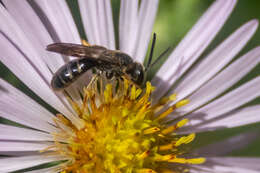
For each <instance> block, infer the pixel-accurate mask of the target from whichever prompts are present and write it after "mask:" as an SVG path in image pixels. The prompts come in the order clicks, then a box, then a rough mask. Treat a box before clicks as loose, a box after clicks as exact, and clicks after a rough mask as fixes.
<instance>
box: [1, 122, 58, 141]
mask: <svg viewBox="0 0 260 173" xmlns="http://www.w3.org/2000/svg"><path fill="white" fill-rule="evenodd" d="M0 131H1V133H0V140H23V141H51V140H53V138H52V136H51V135H50V134H48V133H43V132H40V131H35V130H31V129H25V128H20V127H14V126H8V125H3V124H0Z"/></svg>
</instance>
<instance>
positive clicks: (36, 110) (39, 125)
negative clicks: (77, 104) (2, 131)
mask: <svg viewBox="0 0 260 173" xmlns="http://www.w3.org/2000/svg"><path fill="white" fill-rule="evenodd" d="M0 86H1V89H0V98H1V99H0V100H1V101H0V108H1V109H0V116H1V117H4V118H6V119H9V120H12V121H16V122H18V123H21V124H24V125H27V126H29V127H32V128H35V129H40V130H43V131H47V132H52V131H54V130H55V128H54V127H53V126H52V125H50V124H52V123H53V120H52V118H53V114H51V113H50V112H49V111H47V110H46V109H45V108H43V107H41V106H40V105H39V104H38V103H36V102H35V101H33V100H32V99H30V98H29V97H28V96H26V95H25V94H23V93H22V92H20V91H19V90H17V89H15V88H14V87H12V86H11V85H10V84H8V83H6V82H5V81H3V80H0Z"/></svg>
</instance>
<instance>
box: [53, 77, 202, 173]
mask: <svg viewBox="0 0 260 173" xmlns="http://www.w3.org/2000/svg"><path fill="white" fill-rule="evenodd" d="M99 82H100V81H99ZM99 82H98V81H97V82H94V83H93V84H91V85H89V86H88V87H87V88H85V89H84V96H83V101H82V103H81V104H78V103H76V102H74V101H72V100H70V101H71V104H72V105H73V108H74V110H75V111H76V112H77V114H78V116H79V118H80V119H81V121H82V122H83V124H84V127H83V128H81V129H77V128H76V127H75V126H74V125H73V124H72V123H71V122H70V121H69V120H67V119H66V118H65V117H64V116H63V115H58V116H57V118H56V119H55V122H56V124H57V126H58V127H59V129H60V132H57V133H55V134H53V137H54V140H55V145H54V146H53V148H54V150H55V151H56V152H58V153H59V155H62V156H64V158H68V161H67V162H65V163H64V164H63V166H62V168H61V172H62V173H70V172H72V173H103V172H108V173H153V172H165V173H166V172H167V171H168V172H169V171H170V169H169V167H168V166H169V163H178V164H201V163H203V162H204V161H205V159H204V158H184V157H182V155H183V154H184V151H182V150H181V149H180V148H182V146H184V145H185V144H188V143H190V142H191V141H193V139H194V138H195V134H190V135H187V136H178V135H176V134H175V133H174V131H175V130H176V129H178V128H180V127H182V126H183V125H185V124H186V123H187V122H188V120H187V119H183V120H181V121H179V122H177V123H176V124H174V125H167V123H165V122H166V117H167V116H168V115H169V114H171V113H172V112H173V111H174V110H175V109H177V108H178V107H181V106H183V105H185V104H187V103H188V100H182V101H180V102H178V103H177V104H175V105H174V106H171V107H169V108H167V109H166V108H165V105H166V104H168V103H169V102H171V101H173V100H174V99H175V97H176V95H172V96H170V97H168V98H163V99H161V100H160V101H159V102H158V103H157V104H155V105H151V93H152V91H153V90H154V87H153V86H151V84H150V83H149V82H147V84H146V88H145V89H144V90H142V89H140V88H136V86H135V85H132V84H130V83H129V81H128V80H123V81H120V82H118V83H116V82H113V83H110V84H106V86H105V87H104V88H102V85H100V83H99ZM53 148H52V150H53ZM180 168H181V167H178V168H176V169H175V172H184V171H185V170H184V168H183V169H182V168H181V169H180ZM171 169H172V168H171ZM172 172H174V171H172Z"/></svg>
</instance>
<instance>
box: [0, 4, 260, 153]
mask: <svg viewBox="0 0 260 173" xmlns="http://www.w3.org/2000/svg"><path fill="white" fill-rule="evenodd" d="M212 2H213V0H161V1H160V5H159V10H158V14H157V19H156V21H155V26H154V32H156V33H157V35H158V37H157V43H156V51H155V56H154V57H158V54H159V53H160V52H162V51H163V50H165V49H166V48H167V47H169V46H171V47H173V48H174V47H175V46H176V45H177V44H178V42H179V41H180V40H181V39H182V38H183V37H184V35H185V34H186V33H187V32H188V31H189V29H190V28H191V27H192V26H193V25H194V24H195V22H196V21H197V20H198V19H199V17H200V16H201V15H202V14H203V12H204V11H205V10H206V9H207V8H208V7H209V5H210V4H211V3H212ZM67 3H68V4H69V6H70V8H71V11H72V13H73V16H74V18H75V21H76V23H77V26H78V28H79V33H80V35H81V36H82V37H83V38H84V37H85V35H84V31H83V29H82V23H81V20H80V14H79V12H78V4H77V1H76V0H67ZM112 3H113V13H114V19H115V26H116V27H117V26H118V13H119V8H120V1H119V0H112ZM259 9H260V1H259V0H250V1H249V0H239V2H238V3H237V5H236V7H235V9H234V11H233V13H232V15H231V16H230V18H229V19H228V20H227V22H226V24H225V26H224V27H223V28H222V30H221V32H220V33H219V34H218V35H217V37H216V38H215V40H214V41H213V43H212V44H211V45H210V46H209V47H208V48H207V50H206V52H205V53H204V54H207V53H208V52H210V51H211V50H212V49H213V48H214V47H216V45H218V44H219V43H221V41H223V40H224V39H225V38H226V37H227V36H228V35H229V34H231V33H232V32H233V31H234V30H236V29H237V28H238V27H239V26H241V25H242V24H244V23H245V22H247V21H249V20H251V19H258V20H260V10H259ZM115 30H117V29H115ZM258 45H260V30H259V29H258V31H257V32H256V34H255V35H254V37H253V38H252V40H251V41H250V42H249V43H248V44H247V46H246V47H245V48H244V49H243V50H242V51H241V53H240V55H242V54H244V53H246V52H247V51H249V50H250V49H252V48H254V47H256V46H258ZM237 57H239V56H237ZM163 61H164V60H162V61H161V62H160V63H159V64H158V66H157V67H156V68H155V69H154V72H155V71H156V69H157V68H158V67H159V66H160V65H161V64H162V63H163ZM259 74H260V65H259V64H258V66H257V67H256V68H255V69H254V70H253V71H252V72H251V73H250V74H249V75H247V76H246V77H245V78H243V79H242V80H241V81H240V82H239V83H238V84H237V85H235V86H234V87H233V88H235V87H237V86H239V85H241V84H243V83H244V82H246V81H248V80H251V79H252V78H254V77H256V76H259ZM0 75H1V77H2V78H4V79H6V80H7V81H9V82H10V83H12V84H13V85H15V86H17V87H18V88H20V89H21V90H23V91H24V92H26V93H27V94H28V95H29V96H31V97H33V98H34V99H35V100H37V101H38V102H40V103H41V104H43V105H44V106H46V107H48V106H47V104H45V103H44V102H43V101H42V100H41V99H39V98H37V97H36V96H35V95H34V94H33V93H31V92H30V91H29V89H28V88H27V87H26V86H24V85H23V84H22V83H21V82H19V80H18V79H16V78H15V76H14V75H12V73H10V72H9V71H8V70H7V69H6V68H5V67H4V66H3V65H2V64H0ZM259 103H260V99H259V98H258V99H255V100H254V101H253V102H252V103H250V104H259ZM259 116H260V115H259ZM247 131H258V132H259V136H260V124H259V123H257V124H253V125H248V126H244V127H239V128H234V129H228V130H227V129H225V130H220V131H217V132H214V133H203V134H201V135H199V136H198V138H197V140H195V142H194V145H196V146H197V145H199V144H202V145H206V144H208V143H212V142H213V141H219V140H222V139H225V138H227V137H230V136H233V135H236V134H239V133H242V132H247ZM259 146H260V139H259V138H258V139H256V141H255V142H253V143H252V144H250V145H249V146H247V147H246V148H244V149H243V150H240V151H237V152H233V153H232V155H243V156H260V147H259Z"/></svg>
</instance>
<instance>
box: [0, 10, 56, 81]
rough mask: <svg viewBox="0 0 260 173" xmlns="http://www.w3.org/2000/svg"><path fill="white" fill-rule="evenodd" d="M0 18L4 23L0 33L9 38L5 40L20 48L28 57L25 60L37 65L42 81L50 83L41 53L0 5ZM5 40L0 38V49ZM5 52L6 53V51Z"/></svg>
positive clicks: (48, 73)
mask: <svg viewBox="0 0 260 173" xmlns="http://www.w3.org/2000/svg"><path fill="white" fill-rule="evenodd" d="M0 20H1V21H2V23H4V24H1V25H0V30H1V35H4V36H5V37H7V38H8V39H9V41H5V42H12V43H13V44H14V45H15V47H17V49H20V50H22V52H23V54H24V55H25V56H26V57H29V58H28V60H27V61H30V63H31V64H33V65H34V66H36V67H37V69H38V72H37V73H38V74H39V75H41V78H43V79H44V82H46V84H48V83H50V81H51V78H52V74H51V72H50V71H49V69H48V67H47V66H46V65H45V63H44V61H43V60H42V59H41V58H39V57H41V56H42V55H41V54H40V52H37V51H36V50H35V49H34V45H33V44H32V43H31V42H30V40H29V39H28V38H27V37H26V35H25V34H24V32H23V31H22V29H21V28H20V27H19V26H18V24H17V23H16V22H15V20H14V19H13V17H12V16H11V15H10V14H9V13H8V12H7V10H6V9H5V8H4V7H3V6H2V5H0ZM5 42H4V41H2V40H1V48H2V49H3V48H4V44H5ZM6 54H8V52H7V53H6ZM10 54H11V53H10ZM2 56H5V54H2Z"/></svg>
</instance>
